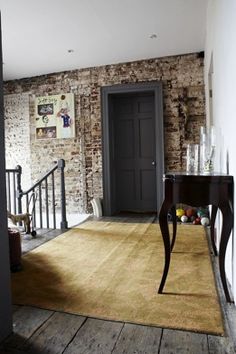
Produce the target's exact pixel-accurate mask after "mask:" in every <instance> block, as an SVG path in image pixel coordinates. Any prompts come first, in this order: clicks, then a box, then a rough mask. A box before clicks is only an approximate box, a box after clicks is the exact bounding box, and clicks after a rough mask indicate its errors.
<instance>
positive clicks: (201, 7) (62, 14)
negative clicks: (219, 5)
mask: <svg viewBox="0 0 236 354" xmlns="http://www.w3.org/2000/svg"><path fill="white" fill-rule="evenodd" d="M206 6H207V1H206V0H66V1H62V0H40V1H35V0H0V10H1V16H2V42H3V44H2V45H3V62H4V65H3V75H4V80H12V79H19V78H23V77H32V76H36V75H42V74H48V73H52V72H59V71H65V70H71V69H79V68H86V67H91V66H99V65H104V64H115V63H120V62H127V61H133V60H139V59H147V58H154V57H163V56H167V55H175V54H185V53H192V52H198V51H202V50H204V43H205V21H206ZM151 37H154V38H151ZM70 51H71V52H70Z"/></svg>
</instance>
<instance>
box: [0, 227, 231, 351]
mask: <svg viewBox="0 0 236 354" xmlns="http://www.w3.org/2000/svg"><path fill="white" fill-rule="evenodd" d="M59 233H60V232H59V231H58V230H57V231H50V232H46V230H44V231H43V232H41V233H40V234H38V235H37V237H36V238H35V239H32V240H23V252H24V253H25V252H28V251H30V250H31V249H33V248H34V247H37V246H38V245H40V244H42V243H44V242H46V241H48V240H50V239H51V238H53V237H55V236H57V235H58V234H59ZM215 262H216V261H215V260H214V259H213V268H214V269H215V273H216V283H217V286H218V288H219V296H220V299H221V302H222V304H223V306H222V308H223V316H224V319H225V326H226V335H225V336H224V337H219V336H213V335H207V334H201V333H193V332H187V331H177V330H171V329H163V328H157V327H149V326H141V325H134V324H129V323H123V322H113V321H103V320H99V319H95V318H88V317H83V316H78V315H72V314H67V313H61V312H55V311H49V310H45V309H39V308H35V307H30V306H18V305H13V333H12V334H11V335H10V336H9V337H8V338H7V339H6V340H5V341H4V342H3V343H1V344H0V353H1V354H3V353H12V354H23V353H32V354H39V353H43V354H46V353H53V354H60V353H65V354H77V353H78V354H80V353H83V354H85V353H86V354H90V353H91V354H96V353H97V354H102V353H104V354H105V353H106V354H108V353H112V354H121V353H130V354H131V353H132V354H138V353H139V354H143V353H146V354H155V353H159V354H171V353H173V354H175V353H177V354H178V353H179V354H185V353H188V354H201V353H208V354H209V353H210V354H220V353H221V354H223V353H227V354H233V353H236V309H235V307H234V305H233V304H226V303H225V299H224V296H223V293H222V289H221V284H220V283H219V276H218V271H217V267H216V264H215ZM206 311H207V309H206Z"/></svg>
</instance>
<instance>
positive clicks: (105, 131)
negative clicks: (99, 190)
mask: <svg viewBox="0 0 236 354" xmlns="http://www.w3.org/2000/svg"><path fill="white" fill-rule="evenodd" d="M147 92H151V93H153V94H154V106H155V114H154V116H155V130H156V131H155V135H156V141H157V142H158V144H156V181H157V186H156V187H157V188H156V189H157V210H159V208H160V207H161V203H162V201H163V181H162V176H163V173H164V138H163V135H164V133H163V104H162V83H161V82H159V81H150V82H143V83H134V84H119V85H113V86H104V87H101V116H102V168H103V214H104V215H106V216H111V215H113V214H114V213H115V212H116V208H115V190H114V184H115V175H114V168H113V157H114V149H113V144H112V142H113V141H114V139H113V126H112V118H111V117H112V111H111V104H110V102H111V97H112V95H116V94H128V93H147ZM157 170H158V173H157Z"/></svg>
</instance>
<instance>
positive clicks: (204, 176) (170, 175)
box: [163, 171, 233, 183]
mask: <svg viewBox="0 0 236 354" xmlns="http://www.w3.org/2000/svg"><path fill="white" fill-rule="evenodd" d="M163 178H164V180H165V179H172V180H175V181H182V180H186V179H188V180H193V181H197V180H199V181H206V182H210V181H212V182H223V181H224V182H230V183H232V182H233V176H232V175H228V174H227V173H217V172H211V173H188V172H178V171H171V172H167V173H165V174H164V175H163Z"/></svg>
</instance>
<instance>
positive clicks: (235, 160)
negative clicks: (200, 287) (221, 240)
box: [205, 0, 236, 297]
mask: <svg viewBox="0 0 236 354" xmlns="http://www.w3.org/2000/svg"><path fill="white" fill-rule="evenodd" d="M235 19H236V1H235V0H208V10H207V36H206V47H205V83H206V104H207V119H208V120H209V104H208V102H209V94H208V73H209V70H210V62H211V56H212V57H213V77H212V88H213V100H212V107H213V123H214V125H215V126H216V131H217V137H218V138H217V158H216V165H217V169H218V171H219V172H229V174H231V175H233V176H236V87H235V85H236V20H235ZM227 161H228V162H227ZM235 221H236V218H235ZM235 221H234V222H235ZM219 225H220V223H219ZM235 225H236V222H235ZM234 259H236V242H233V238H232V236H231V239H230V241H229V246H228V251H227V255H226V271H227V276H228V280H229V281H230V283H231V285H232V288H233V293H234V295H235V297H236V261H235V262H234Z"/></svg>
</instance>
